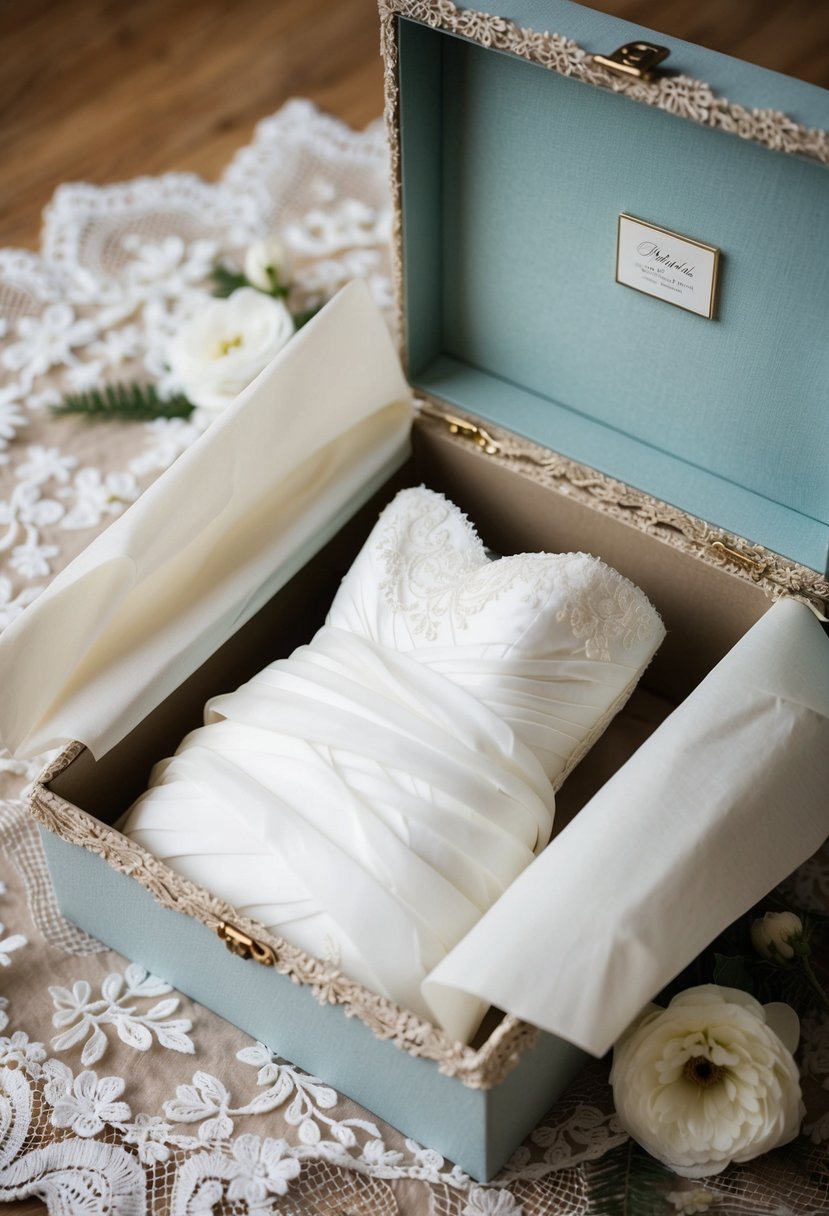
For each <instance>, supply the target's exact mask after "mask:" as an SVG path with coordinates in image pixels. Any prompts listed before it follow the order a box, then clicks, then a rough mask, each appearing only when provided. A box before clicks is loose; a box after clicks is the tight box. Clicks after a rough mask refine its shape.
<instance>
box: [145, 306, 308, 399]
mask: <svg viewBox="0 0 829 1216" xmlns="http://www.w3.org/2000/svg"><path fill="white" fill-rule="evenodd" d="M293 332H294V321H293V317H292V316H291V314H290V313H289V312H288V309H287V308H286V307H285V305H284V304H283V302H282V301H281V300H275V299H273V297H271V296H266V295H263V294H262V293H261V292H260V291H255V290H254V288H252V287H240V288H239V290H238V291H234V292H233V294H232V295H230V296H228V298H227V299H226V300H212V301H211V302H210V303H209V304H208V305H207V306H206V307H205V308H204V309H203V310H202V311H201V312H199V313H198V314H197V315H196V316H195V317H193V318H192V320H190V321H188V322H187V323H186V324H185V325H183V326H182V327H181V329H180V330H179V331H178V333H177V334H176V335H175V336H174V337H173V339H172V340H171V342H170V346H169V349H168V358H169V361H170V368H171V372H172V376H173V379H174V380H175V382H176V383H177V384H180V385H181V390H182V392H183V393H184V395H185V396H186V397H187V399H188V400H189V401H192V403H193V405H198V406H200V407H201V408H202V409H203V410H207V411H210V412H211V413H212V412H216V411H218V410H221V409H223V408H224V407H225V406H226V405H228V404H229V403H230V402H231V401H232V400H233V399H234V397H238V395H239V393H241V391H242V389H243V388H247V386H248V385H249V384H250V382H251V380H253V379H254V378H255V377H256V376H258V375H259V373H260V372H261V371H262V369H263V367H265V366H266V365H267V364H268V363H270V361H271V359H272V358H273V357H274V355H275V354H277V353H278V352H279V351H280V350H281V349H282V347H283V346H284V345H285V343H286V342H287V341H288V339H289V338H290V337H291V335H292V334H293Z"/></svg>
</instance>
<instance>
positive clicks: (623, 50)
mask: <svg viewBox="0 0 829 1216" xmlns="http://www.w3.org/2000/svg"><path fill="white" fill-rule="evenodd" d="M670 53H671V52H670V51H669V50H668V48H667V47H666V46H657V45H656V43H655V42H626V43H625V45H624V46H620V47H619V49H618V51H614V52H613V54H612V55H594V56H593V62H594V63H598V64H599V65H600V66H601V67H603V68H607V69H608V71H611V72H618V73H619V74H620V75H622V76H634V77H635V78H636V79H637V80H653V69H654V68H655V67H656V66H657V64H659V63H662V61H663V59H667V58H668V56H669V55H670Z"/></svg>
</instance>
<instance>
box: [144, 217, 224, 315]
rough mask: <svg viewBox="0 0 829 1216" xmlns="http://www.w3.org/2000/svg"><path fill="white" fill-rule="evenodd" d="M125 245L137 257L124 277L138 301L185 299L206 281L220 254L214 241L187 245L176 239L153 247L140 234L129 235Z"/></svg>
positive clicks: (175, 237)
mask: <svg viewBox="0 0 829 1216" xmlns="http://www.w3.org/2000/svg"><path fill="white" fill-rule="evenodd" d="M123 244H124V248H125V249H126V250H127V252H128V253H131V254H134V255H135V256H134V259H133V260H132V261H131V262H129V263H128V265H127V267H126V269H125V272H124V277H125V278H126V281H127V286H128V289H129V291H130V292H131V293H132V294H133V295H134V296H135V298H136V299H139V300H147V299H152V298H153V297H162V298H167V299H173V300H176V299H178V298H179V297H180V296H183V295H185V294H186V292H187V289H188V288H192V286H193V285H194V284H196V283H200V282H201V281H202V280H203V279H206V278H207V276H208V274H209V273H210V270H211V267H212V265H213V262H214V260H215V258H216V253H217V245H216V242H215V241H211V240H198V241H193V242H191V243H190V244H189V245H186V244H185V242H184V241H183V240H182V238H181V237H180V236H175V235H173V236H166V237H164V238H163V240H161V241H159V242H158V243H157V244H152V243H151V242H149V241H146V242H144V241H142V240H141V237H140V236H139V235H138V234H137V233H129V234H128V235H127V236H125V237H124V241H123Z"/></svg>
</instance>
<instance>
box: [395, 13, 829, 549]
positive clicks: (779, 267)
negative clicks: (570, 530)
mask: <svg viewBox="0 0 829 1216" xmlns="http://www.w3.org/2000/svg"><path fill="white" fill-rule="evenodd" d="M488 7H489V8H491V7H492V6H491V5H488ZM505 7H506V6H505V5H504V3H503V0H502V4H501V6H499V12H503V16H504V17H505V18H507V19H508V20H510V21H513V22H514V23H516V24H517V25H518V26H521V27H529V28H534V29H536V30H549V31H553V32H556V33H559V34H561V35H563V36H565V37H567V38H569V39H572V40H574V41H575V42H576V43H578V44H579V46H580V47H582V48H583V49H584V50H585V51H587V52H589V53H591V54H592V53H602V54H609V53H611V52H612V51H614V50H615V49H616V48H617V47H619V46H621V45H622V44H623V43H625V42H630V41H633V40H637V39H644V40H647V41H652V42H656V43H659V44H661V45H663V46H666V47H668V48H669V49H670V52H671V54H670V58H669V59H668V60H667V62H666V64H665V65H664V66H665V68H667V69H668V70H670V71H673V72H677V73H681V74H682V75H684V76H688V77H692V78H694V79H697V80H702V81H706V82H707V83H708V84H710V85H711V87H712V89H713V90H714V93H715V94H716V95H717V97H725V98H727V99H728V100H729V101H730V102H732V103H737V104H739V105H741V106H743V107H745V108H746V109H749V110H751V109H763V110H769V111H782V112H784V113H786V114H788V115H789V116H790V117H791V118H792V119H794V121H795V122H796V123H798V124H801V125H803V126H805V127H807V128H818V129H824V128H829V92H827V91H826V90H824V89H820V88H817V87H816V86H814V85H809V84H806V83H804V82H802V81H798V80H793V79H791V78H789V77H786V76H782V75H780V74H778V73H775V72H770V71H767V70H765V69H763V68H759V67H755V66H752V65H750V64H747V63H742V62H740V61H738V60H735V59H732V58H730V57H728V56H725V55H720V54H717V53H715V52H713V51H708V50H705V49H703V48H700V47H696V46H693V45H691V44H689V43H686V42H681V41H679V40H678V39H675V38H671V37H668V36H665V35H660V34H656V33H654V32H653V31H650V30H646V29H643V28H642V27H639V26H635V25H632V24H630V23H629V22H625V21H619V20H617V19H616V18H613V17H609V16H607V15H605V14H602V13H598V12H594V11H592V10H590V9H585V8H583V7H581V6H580V5H577V4H572V3H569V2H568V0H544V2H543V3H542V2H541V0H513V3H511V4H510V6H509V8H508V9H507V10H506V11H504V9H505ZM400 83H401V102H400V111H401V143H402V177H403V232H404V238H403V261H404V308H405V314H406V327H407V334H406V342H407V350H408V361H409V373H410V379H411V381H412V383H413V385H414V386H415V388H416V389H421V390H423V391H426V392H428V393H430V394H432V395H435V396H437V397H439V398H441V399H442V400H444V401H446V402H447V403H449V404H450V405H453V406H456V407H458V408H461V409H464V410H467V411H469V412H470V413H472V414H474V415H477V416H478V417H481V418H483V419H487V420H489V421H492V422H495V423H500V424H502V425H504V426H506V427H508V428H509V429H511V430H513V431H516V432H518V433H520V434H523V435H525V436H527V437H528V438H530V439H532V440H534V441H536V442H539V443H542V444H544V445H545V446H547V447H550V448H552V449H553V450H555V451H557V452H560V453H563V454H564V455H566V456H569V457H571V458H573V459H575V460H578V461H582V462H584V463H585V464H588V465H591V466H593V467H595V468H598V469H600V470H602V471H603V472H606V473H608V474H610V475H612V476H614V477H617V478H620V479H621V480H623V481H625V482H627V483H629V484H631V485H633V486H637V487H638V488H640V489H643V490H645V491H647V492H648V493H651V494H654V495H655V496H656V497H658V498H661V499H664V500H666V501H667V502H670V503H673V504H674V505H676V506H678V507H681V508H682V509H684V510H686V511H689V512H691V513H692V514H694V515H698V516H700V517H702V518H703V519H706V520H708V521H710V522H711V523H713V524H715V525H716V526H718V527H720V528H723V529H724V530H726V531H727V532H729V533H734V534H736V535H738V536H741V537H744V538H746V539H748V540H749V541H751V542H754V543H759V544H762V545H764V546H766V547H767V548H770V549H772V550H774V551H776V552H778V553H782V554H783V555H785V556H787V557H789V558H791V559H793V560H795V561H798V562H801V563H803V564H805V565H807V566H810V567H812V568H813V569H815V570H817V571H820V572H823V571H826V570H827V566H828V565H829V171H827V168H826V167H825V166H824V165H822V164H820V163H818V162H816V161H814V160H810V159H807V158H806V157H805V156H800V155H790V154H784V153H782V152H777V151H772V150H771V149H770V148H768V147H764V146H761V145H760V144H759V143H756V142H753V141H751V140H748V139H741V138H739V136H738V135H735V134H730V133H726V132H724V131H721V130H716V129H712V128H710V127H706V126H704V125H700V124H699V123H697V122H693V121H689V120H688V119H686V118H683V117H677V116H675V115H674V114H669V113H666V112H665V111H663V110H660V109H657V108H654V107H652V106H648V105H644V104H642V103H641V102H639V101H636V100H633V99H632V98H630V97H626V96H624V95H622V94H621V93H615V92H611V91H610V90H605V89H601V88H596V87H594V86H592V85H588V84H584V83H582V82H581V81H578V80H575V79H572V78H568V77H566V76H564V75H561V74H559V73H558V72H556V71H552V70H549V69H547V68H545V67H542V66H540V65H538V64H535V63H532V62H528V61H526V60H524V59H520V58H518V57H517V56H515V55H512V54H510V53H507V52H503V51H498V50H493V49H491V48H483V47H481V46H478V45H476V44H474V43H472V42H470V41H467V40H465V39H463V38H459V37H456V36H453V35H451V34H447V33H445V32H443V31H442V30H440V29H432V28H429V27H428V26H426V25H422V24H419V23H417V22H415V21H412V20H409V19H404V20H402V21H401V23H400ZM620 212H627V213H629V214H633V215H635V216H639V217H641V218H643V219H645V220H648V221H650V222H652V223H654V224H656V225H660V226H661V227H663V228H666V229H669V230H671V231H674V232H678V233H681V234H683V235H686V236H688V237H691V238H693V239H695V240H697V241H700V242H704V243H706V244H709V245H714V246H716V247H717V248H719V249H720V250H721V251H722V257H721V269H720V281H719V288H718V303H717V312H716V317H715V319H713V320H707V319H704V318H702V317H699V316H696V315H694V314H692V313H690V312H687V311H684V310H682V309H680V308H676V307H671V306H669V305H668V304H666V303H665V302H663V301H661V300H657V299H653V298H651V297H649V296H647V295H644V294H640V293H639V292H636V291H632V290H630V289H629V288H628V287H625V286H622V285H621V284H618V283H616V282H615V266H616V229H617V219H618V215H619V213H620Z"/></svg>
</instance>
